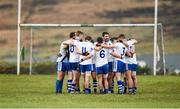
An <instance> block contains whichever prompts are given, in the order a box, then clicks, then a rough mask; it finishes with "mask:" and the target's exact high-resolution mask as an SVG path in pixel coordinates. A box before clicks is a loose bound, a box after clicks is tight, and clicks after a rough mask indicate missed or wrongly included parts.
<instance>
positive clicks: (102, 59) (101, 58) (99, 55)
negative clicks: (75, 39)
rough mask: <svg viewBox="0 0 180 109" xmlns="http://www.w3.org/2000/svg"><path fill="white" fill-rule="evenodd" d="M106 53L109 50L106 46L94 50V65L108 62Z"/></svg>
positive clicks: (97, 65)
mask: <svg viewBox="0 0 180 109" xmlns="http://www.w3.org/2000/svg"><path fill="white" fill-rule="evenodd" d="M108 54H109V50H108V49H106V48H102V49H101V50H99V51H96V52H95V57H96V67H101V66H103V65H105V64H108Z"/></svg>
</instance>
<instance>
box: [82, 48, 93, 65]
mask: <svg viewBox="0 0 180 109" xmlns="http://www.w3.org/2000/svg"><path fill="white" fill-rule="evenodd" d="M93 55H94V50H93V51H92V52H91V53H87V54H86V56H84V57H83V58H82V59H81V60H80V61H81V62H83V61H85V60H88V59H90V58H92V57H93Z"/></svg>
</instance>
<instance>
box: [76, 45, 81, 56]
mask: <svg viewBox="0 0 180 109" xmlns="http://www.w3.org/2000/svg"><path fill="white" fill-rule="evenodd" d="M75 52H76V53H77V54H79V55H82V53H81V52H80V50H79V48H78V47H77V46H75Z"/></svg>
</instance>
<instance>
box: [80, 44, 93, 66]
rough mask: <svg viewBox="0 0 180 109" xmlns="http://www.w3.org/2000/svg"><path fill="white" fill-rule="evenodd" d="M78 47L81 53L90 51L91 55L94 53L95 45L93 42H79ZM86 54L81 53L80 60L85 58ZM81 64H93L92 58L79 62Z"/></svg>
mask: <svg viewBox="0 0 180 109" xmlns="http://www.w3.org/2000/svg"><path fill="white" fill-rule="evenodd" d="M77 48H78V50H79V53H80V54H83V53H86V52H87V53H90V54H91V55H94V45H93V44H92V43H91V42H89V41H88V42H79V43H78V44H77ZM84 57H85V56H83V55H80V58H79V60H81V59H84ZM79 64H80V65H88V64H92V58H90V59H87V60H84V61H83V62H80V63H79Z"/></svg>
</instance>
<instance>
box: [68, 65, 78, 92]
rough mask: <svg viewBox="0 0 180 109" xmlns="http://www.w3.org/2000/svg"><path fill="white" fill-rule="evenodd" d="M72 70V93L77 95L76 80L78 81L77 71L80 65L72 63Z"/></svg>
mask: <svg viewBox="0 0 180 109" xmlns="http://www.w3.org/2000/svg"><path fill="white" fill-rule="evenodd" d="M70 65H71V70H72V77H73V80H72V86H71V93H75V86H76V80H77V73H78V71H77V69H78V63H70Z"/></svg>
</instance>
